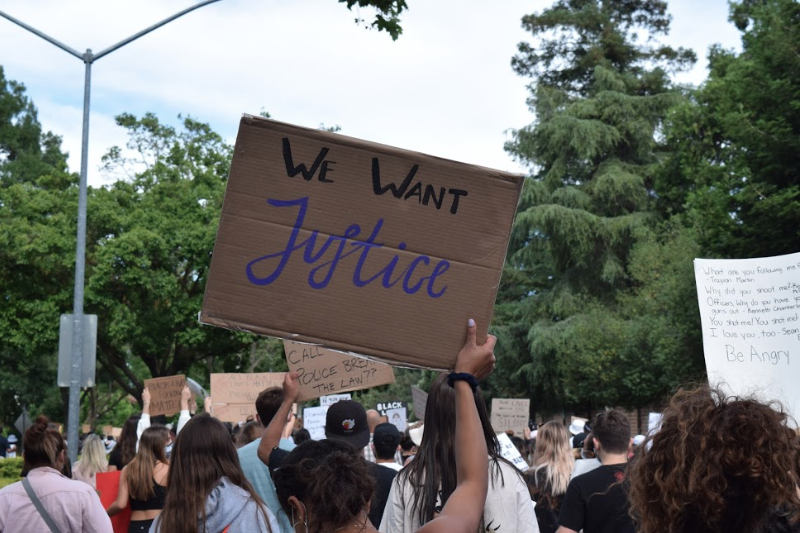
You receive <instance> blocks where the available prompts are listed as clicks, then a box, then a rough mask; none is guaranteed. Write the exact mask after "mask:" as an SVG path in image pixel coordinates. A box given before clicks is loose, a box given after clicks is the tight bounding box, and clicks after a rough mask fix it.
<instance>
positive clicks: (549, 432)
mask: <svg viewBox="0 0 800 533" xmlns="http://www.w3.org/2000/svg"><path fill="white" fill-rule="evenodd" d="M569 440H570V435H569V433H568V432H567V428H565V427H564V425H563V424H559V423H558V422H547V423H546V424H543V425H542V426H539V432H538V434H537V435H536V447H535V448H534V452H533V465H532V466H531V468H530V469H529V470H528V471H527V472H526V474H525V480H526V481H527V483H528V490H529V491H530V494H531V499H532V500H533V501H535V502H536V508H535V509H534V510H535V512H536V520H537V521H538V522H539V531H541V532H542V533H554V532H555V531H556V530H557V529H558V513H559V511H560V510H561V501H562V500H563V498H564V494H566V492H567V487H568V486H569V478H570V475H571V474H572V468H573V467H574V466H575V459H574V458H573V457H572V448H571V447H570V444H569Z"/></svg>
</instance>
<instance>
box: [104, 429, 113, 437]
mask: <svg viewBox="0 0 800 533" xmlns="http://www.w3.org/2000/svg"><path fill="white" fill-rule="evenodd" d="M112 431H114V426H103V435H105V436H106V437H108V436H109V435H111V432H112Z"/></svg>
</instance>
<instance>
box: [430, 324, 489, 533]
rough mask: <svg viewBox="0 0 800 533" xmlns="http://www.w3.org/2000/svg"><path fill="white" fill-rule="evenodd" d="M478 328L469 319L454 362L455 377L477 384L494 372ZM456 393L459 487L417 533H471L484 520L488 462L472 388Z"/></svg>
mask: <svg viewBox="0 0 800 533" xmlns="http://www.w3.org/2000/svg"><path fill="white" fill-rule="evenodd" d="M476 332H477V328H476V326H475V321H474V320H472V319H470V321H469V324H468V326H467V341H466V343H465V344H464V347H463V348H462V349H461V351H460V352H459V354H458V358H457V359H456V368H455V371H456V372H457V373H466V374H471V375H472V376H474V377H475V379H476V380H478V381H480V380H483V379H485V378H487V377H488V376H489V374H491V373H492V370H493V369H494V362H495V357H494V345H495V343H496V342H497V339H496V338H495V337H494V336H492V335H489V337H488V338H487V339H486V343H484V344H482V345H480V346H479V345H478V344H477V342H476ZM453 387H454V388H455V391H456V444H455V451H456V475H457V479H458V486H457V487H456V490H455V491H454V492H453V494H452V495H451V496H450V498H449V499H448V500H447V504H445V506H444V509H442V512H441V513H440V514H439V516H438V517H437V518H436V519H434V520H432V521H430V522H428V523H427V524H426V525H425V526H423V527H422V528H420V529H419V530H418V533H474V532H475V531H476V530H477V529H478V525H479V524H480V521H481V516H483V507H484V505H485V503H486V492H487V491H488V489H489V459H488V452H487V450H486V440H485V439H484V438H482V437H483V428H482V427H481V420H480V417H479V416H478V409H477V407H475V398H474V396H473V394H472V388H471V387H470V384H469V383H467V382H466V381H455V382H453Z"/></svg>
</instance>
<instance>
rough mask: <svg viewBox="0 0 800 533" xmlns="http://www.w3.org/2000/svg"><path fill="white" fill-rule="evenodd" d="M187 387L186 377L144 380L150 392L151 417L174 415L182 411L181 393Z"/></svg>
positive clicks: (181, 375)
mask: <svg viewBox="0 0 800 533" xmlns="http://www.w3.org/2000/svg"><path fill="white" fill-rule="evenodd" d="M185 386H186V376H184V375H183V374H178V375H176V376H164V377H160V378H153V379H146V380H144V387H145V388H146V389H147V390H148V391H150V416H158V415H174V414H176V413H179V412H180V411H181V391H182V390H183V388H184V387H185Z"/></svg>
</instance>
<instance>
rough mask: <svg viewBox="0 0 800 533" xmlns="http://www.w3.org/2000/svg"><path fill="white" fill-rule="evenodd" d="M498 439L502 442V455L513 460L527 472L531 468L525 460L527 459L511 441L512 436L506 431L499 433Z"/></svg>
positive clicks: (514, 463) (513, 462) (512, 461)
mask: <svg viewBox="0 0 800 533" xmlns="http://www.w3.org/2000/svg"><path fill="white" fill-rule="evenodd" d="M497 440H498V441H499V442H500V455H502V456H503V458H504V459H508V460H509V461H511V463H512V464H513V465H514V466H516V467H517V468H519V469H520V470H521V471H522V472H525V471H526V470H527V469H528V468H529V466H528V463H526V462H525V459H523V458H522V455H520V453H519V450H518V449H517V447H516V446H514V443H513V442H511V437H509V436H508V435H506V434H505V433H498V434H497Z"/></svg>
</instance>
